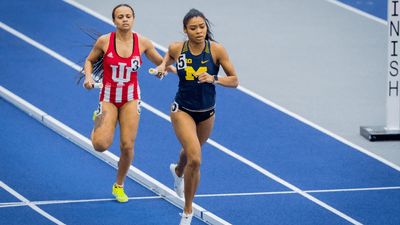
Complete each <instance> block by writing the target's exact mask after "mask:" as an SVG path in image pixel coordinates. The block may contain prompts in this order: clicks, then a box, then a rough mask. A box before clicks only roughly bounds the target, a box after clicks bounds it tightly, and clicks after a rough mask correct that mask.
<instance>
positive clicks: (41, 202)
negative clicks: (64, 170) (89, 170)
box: [0, 196, 163, 208]
mask: <svg viewBox="0 0 400 225" xmlns="http://www.w3.org/2000/svg"><path fill="white" fill-rule="evenodd" d="M162 198H163V197H161V196H147V197H129V200H131V201H135V200H149V199H162ZM106 201H115V198H103V199H83V200H53V201H32V202H29V203H31V204H34V205H52V204H70V203H87V202H106ZM27 205H28V203H26V202H6V203H0V208H7V207H15V206H27Z"/></svg>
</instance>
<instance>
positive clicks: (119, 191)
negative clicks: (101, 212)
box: [112, 184, 129, 202]
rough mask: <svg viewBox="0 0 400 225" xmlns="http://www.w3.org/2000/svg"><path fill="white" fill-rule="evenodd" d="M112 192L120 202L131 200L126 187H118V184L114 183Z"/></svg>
mask: <svg viewBox="0 0 400 225" xmlns="http://www.w3.org/2000/svg"><path fill="white" fill-rule="evenodd" d="M112 193H113V195H114V196H115V197H116V199H117V201H119V202H127V201H128V200H129V199H128V196H126V194H125V193H124V188H123V187H118V186H117V185H116V184H114V185H113V190H112Z"/></svg>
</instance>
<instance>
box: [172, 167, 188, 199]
mask: <svg viewBox="0 0 400 225" xmlns="http://www.w3.org/2000/svg"><path fill="white" fill-rule="evenodd" d="M177 166H178V164H177V163H173V164H171V165H170V166H169V169H170V170H171V173H172V176H174V180H175V181H174V189H175V192H176V194H177V195H178V196H179V198H183V197H184V194H183V191H184V190H185V189H184V182H183V176H182V177H178V175H176V172H175V168H176V167H177Z"/></svg>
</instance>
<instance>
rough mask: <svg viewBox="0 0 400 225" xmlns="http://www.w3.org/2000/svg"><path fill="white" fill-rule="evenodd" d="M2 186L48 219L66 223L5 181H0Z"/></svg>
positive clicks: (57, 222)
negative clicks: (33, 202)
mask: <svg viewBox="0 0 400 225" xmlns="http://www.w3.org/2000/svg"><path fill="white" fill-rule="evenodd" d="M0 187H2V188H3V189H4V190H6V191H8V192H9V193H10V194H12V195H14V196H15V197H16V198H18V199H19V200H21V201H22V202H23V203H25V204H27V205H28V206H29V207H31V208H32V209H33V210H35V211H36V212H38V213H40V214H41V215H43V216H44V217H46V218H47V219H49V220H51V221H53V222H54V223H56V224H60V225H61V224H63V225H64V224H65V223H63V222H61V221H59V220H58V219H56V218H55V217H53V216H51V215H50V214H48V213H47V212H45V211H43V210H42V209H40V208H39V207H37V206H36V205H35V204H32V203H31V202H30V201H29V200H28V199H26V198H25V197H24V196H22V195H20V194H19V193H18V192H16V191H14V190H13V189H12V188H10V187H9V186H7V185H6V184H5V183H3V182H2V181H0Z"/></svg>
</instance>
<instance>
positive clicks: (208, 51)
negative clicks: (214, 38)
mask: <svg viewBox="0 0 400 225" xmlns="http://www.w3.org/2000/svg"><path fill="white" fill-rule="evenodd" d="M204 52H205V53H210V41H207V40H206V48H205V49H204Z"/></svg>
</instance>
